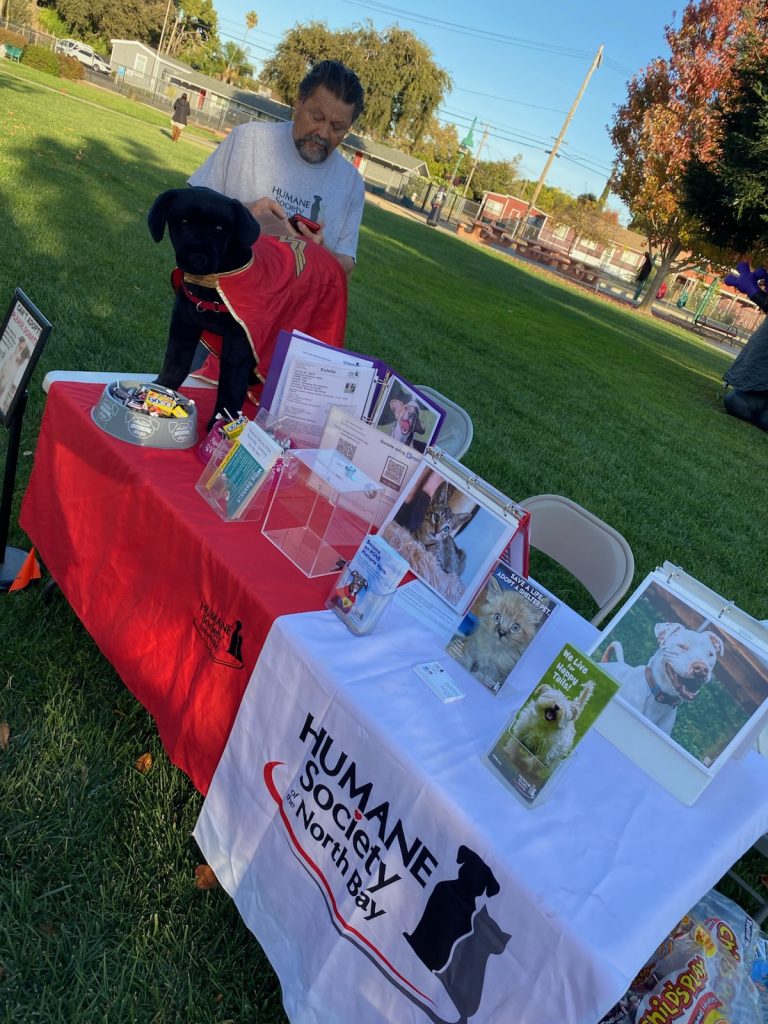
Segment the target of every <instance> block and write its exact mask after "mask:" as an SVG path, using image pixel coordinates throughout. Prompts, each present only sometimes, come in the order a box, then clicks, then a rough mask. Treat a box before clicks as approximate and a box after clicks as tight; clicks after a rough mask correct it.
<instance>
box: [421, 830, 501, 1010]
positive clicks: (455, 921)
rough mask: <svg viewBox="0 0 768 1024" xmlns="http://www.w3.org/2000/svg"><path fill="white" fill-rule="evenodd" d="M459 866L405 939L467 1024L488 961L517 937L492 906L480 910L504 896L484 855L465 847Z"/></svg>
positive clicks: (438, 888) (437, 889)
mask: <svg viewBox="0 0 768 1024" xmlns="http://www.w3.org/2000/svg"><path fill="white" fill-rule="evenodd" d="M456 862H457V864H458V865H459V870H458V873H457V876H456V878H450V879H445V880H444V881H442V882H438V883H437V885H435V887H434V889H433V890H432V892H431V894H430V896H429V899H428V900H427V903H426V906H425V907H424V912H423V913H422V915H421V919H420V920H419V923H418V924H417V925H416V927H415V928H414V929H413V931H412V932H403V935H404V936H405V939H406V941H407V942H408V944H409V945H410V947H411V949H412V950H413V951H414V953H415V954H416V956H417V957H418V958H419V960H421V962H422V963H423V964H424V966H425V967H426V968H427V970H429V971H432V973H433V974H434V975H435V976H436V977H437V978H438V979H439V980H440V982H441V984H442V985H443V987H444V988H445V990H446V992H447V993H448V996H449V997H450V999H451V1000H452V1002H453V1004H454V1006H455V1007H456V1009H457V1010H458V1012H459V1014H460V1016H459V1018H458V1020H457V1021H456V1022H453V1024H463V1022H464V1021H467V1020H468V1019H469V1018H470V1017H472V1016H473V1014H475V1013H476V1012H477V1010H478V1008H479V1006H480V1001H481V999H482V995H483V983H484V981H485V972H486V968H487V965H488V960H489V959H490V958H491V957H492V956H498V955H499V954H500V953H503V952H504V950H505V949H506V946H507V943H508V942H509V940H510V939H511V937H512V936H511V935H510V934H508V933H507V932H505V931H503V930H502V928H501V927H500V926H499V924H498V922H497V921H495V920H494V919H493V918H492V917H491V915H490V913H489V911H488V907H487V905H486V904H483V905H482V906H481V907H480V909H479V910H477V904H478V901H479V900H480V899H482V898H483V897H484V896H488V897H493V896H496V895H498V893H499V892H500V886H499V883H498V882H497V881H496V878H495V876H494V874H493V872H492V871H491V869H490V868H489V867H488V865H487V864H486V863H485V861H484V860H483V859H482V857H480V856H479V855H478V854H477V853H475V851H474V850H471V849H470V848H469V847H468V846H460V847H459V849H458V853H457V855H456ZM430 1016H432V1015H431V1014H430ZM433 1020H436V1021H437V1020H439V1018H437V1017H433Z"/></svg>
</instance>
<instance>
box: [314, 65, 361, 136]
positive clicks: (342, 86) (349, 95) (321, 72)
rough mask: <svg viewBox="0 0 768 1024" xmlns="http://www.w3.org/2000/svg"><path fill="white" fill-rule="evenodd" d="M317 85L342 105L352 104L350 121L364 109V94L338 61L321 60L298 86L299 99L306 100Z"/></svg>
mask: <svg viewBox="0 0 768 1024" xmlns="http://www.w3.org/2000/svg"><path fill="white" fill-rule="evenodd" d="M319 85H323V86H325V88H326V89H327V90H328V92H330V93H332V94H333V95H334V96H335V97H336V99H337V100H341V102H342V103H351V104H352V107H353V109H352V120H353V121H356V120H357V118H358V117H359V116H360V115H361V114H362V112H363V108H364V107H365V92H364V91H363V87H362V85H361V84H360V79H359V78H358V77H357V75H356V74H355V72H354V71H352V70H351V69H350V68H348V67H346V66H345V65H344V64H342V63H341V61H339V60H321V61H319V62H318V63H317V64H315V66H314V67H313V68H312V70H311V71H310V72H309V74H307V75H306V76H305V77H304V78H303V79H302V81H301V83H300V84H299V99H300V100H306V99H309V97H310V96H311V95H312V93H313V92H314V91H315V89H317V87H318V86H319Z"/></svg>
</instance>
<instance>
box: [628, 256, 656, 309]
mask: <svg viewBox="0 0 768 1024" xmlns="http://www.w3.org/2000/svg"><path fill="white" fill-rule="evenodd" d="M652 270H653V260H652V259H651V254H650V253H649V252H647V253H646V254H645V256H644V257H643V265H642V266H641V267H640V269H639V270H638V272H637V277H636V278H635V283H636V285H637V287H636V288H635V294H634V295H633V296H632V301H633V302H637V300H638V299H639V298H640V295H641V293H642V291H643V288H645V282H646V281H647V280H648V278H649V277H650V276H651V271H652Z"/></svg>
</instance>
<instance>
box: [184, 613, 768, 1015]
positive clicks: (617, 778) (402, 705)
mask: <svg viewBox="0 0 768 1024" xmlns="http://www.w3.org/2000/svg"><path fill="white" fill-rule="evenodd" d="M594 634H595V631H594V629H593V627H591V626H590V625H589V624H588V623H585V622H584V621H583V620H581V619H579V618H578V617H577V616H575V615H574V614H573V613H571V612H569V611H568V609H565V608H562V607H561V608H560V609H558V612H557V614H556V615H555V616H553V619H552V621H551V622H550V623H548V625H547V626H546V627H545V628H544V630H542V632H541V633H540V634H539V637H538V638H537V641H536V643H535V644H534V646H533V647H532V648H530V649H529V651H528V652H526V654H525V655H524V657H523V660H521V662H520V663H519V665H518V666H517V668H516V670H515V672H514V674H513V676H512V678H511V679H510V681H509V682H508V684H507V686H506V688H505V690H503V691H502V693H501V695H500V696H498V697H494V696H492V695H491V694H490V693H489V692H487V691H486V690H484V688H483V687H482V686H481V685H480V684H479V683H475V682H474V680H472V679H471V677H469V676H468V675H465V674H464V673H463V670H461V669H460V668H459V667H458V666H456V665H455V663H454V662H452V660H451V659H450V658H449V657H448V656H447V655H445V654H444V652H443V650H442V647H441V646H440V643H439V642H438V640H437V639H435V638H434V637H433V636H432V635H431V634H430V633H428V632H427V631H425V629H424V627H422V626H420V625H418V624H417V623H415V622H414V621H413V620H412V619H411V618H410V617H409V616H407V615H406V614H405V613H404V612H403V611H402V610H401V609H399V608H397V607H393V608H391V609H390V611H389V613H388V618H387V619H386V622H385V623H384V625H383V626H382V628H380V629H379V630H378V631H376V632H375V633H373V634H372V635H371V636H369V637H365V638H356V637H353V636H351V635H350V634H349V633H348V632H347V631H346V630H345V627H344V626H343V624H342V623H341V622H339V621H338V620H337V619H336V618H335V616H333V615H332V614H331V613H330V612H316V613H310V614H305V615H292V616H286V617H284V618H281V619H278V620H277V621H276V622H275V624H274V626H273V628H272V631H271V633H270V635H269V637H268V639H267V642H266V644H265V646H264V649H263V652H262V654H261V657H260V658H259V661H258V663H257V665H256V668H255V670H254V673H253V676H252V678H251V681H250V684H249V686H248V689H247V691H246V694H245V697H244V699H243V702H242V705H241V707H240V711H239V714H238V717H237V720H236V723H235V726H234V728H233V731H232V734H231V736H230V738H229V741H228V744H227V747H226V750H225V753H224V755H223V757H222V760H221V762H220V764H219V766H218V769H217V771H216V774H215V776H214V779H213V782H212V785H211V788H210V791H209V793H208V797H207V799H206V801H205V804H204V807H203V810H202V813H201V816H200V819H199V821H198V823H197V827H196V829H195V836H196V838H197V841H198V843H199V844H200V847H201V849H202V851H203V854H204V856H205V857H206V859H207V860H208V862H209V863H210V865H211V866H212V868H213V870H214V871H215V872H216V875H217V876H218V878H219V880H220V882H221V883H222V885H223V886H224V887H225V888H226V890H227V891H228V892H229V893H230V894H231V895H232V897H233V898H234V900H235V902H236V904H237V906H238V909H239V911H240V913H241V914H242V916H243V918H244V920H245V921H246V923H247V925H248V926H249V928H250V929H251V930H252V931H253V933H254V934H255V935H256V937H257V938H258V940H259V942H260V943H261V945H262V947H263V948H264V950H265V952H266V953H267V955H268V957H269V959H270V961H271V963H272V965H273V966H274V968H275V970H276V972H277V974H278V976H279V978H280V980H281V984H282V987H283V996H284V1002H285V1007H286V1012H287V1013H288V1016H289V1018H290V1019H291V1021H292V1022H293V1024H393V1022H396V1024H411V1022H413V1024H420V1022H423V1021H435V1022H437V1021H446V1022H458V1021H466V1020H471V1021H472V1022H473V1024H480V1022H482V1024H595V1022H596V1021H597V1020H598V1019H599V1018H600V1017H601V1016H602V1015H603V1014H604V1013H605V1012H606V1011H607V1010H608V1009H609V1008H610V1007H611V1006H612V1005H613V1003H614V1002H615V1001H616V1000H617V999H618V998H619V997H620V996H621V995H622V994H623V992H624V991H625V990H626V988H627V987H628V985H629V982H630V981H631V979H632V978H633V976H634V975H635V973H636V971H637V970H638V968H639V967H640V966H641V965H642V964H643V963H644V961H645V960H646V959H647V957H648V956H649V955H650V954H651V952H652V951H653V949H654V947H655V946H656V945H657V944H658V943H659V942H660V941H661V939H662V938H663V937H664V936H665V935H666V934H667V932H668V931H669V930H670V929H671V928H672V926H673V925H674V924H675V923H676V922H677V921H678V919H679V918H680V917H681V916H682V915H683V914H684V913H685V912H686V911H687V910H689V909H690V908H691V907H692V906H693V904H694V903H695V902H696V900H697V899H698V898H699V897H700V896H701V895H702V894H703V893H704V892H706V891H707V890H708V889H709V888H711V886H712V885H713V884H714V883H715V882H716V881H717V880H718V879H719V878H720V877H721V876H722V875H723V874H724V873H725V871H726V870H727V869H728V868H729V867H730V866H731V865H732V863H733V862H734V861H735V860H736V859H737V858H738V857H739V856H740V855H741V854H742V853H743V852H744V851H745V850H746V849H747V848H748V847H749V846H750V845H751V844H752V843H753V842H754V840H755V839H756V838H757V837H758V836H759V835H761V834H762V833H763V832H765V831H766V830H768V762H766V760H765V759H764V758H762V757H759V756H758V755H757V754H756V753H755V752H753V751H750V753H749V754H748V755H747V757H746V758H745V759H744V760H743V761H733V762H731V763H729V764H728V765H726V767H725V768H724V769H723V770H722V772H721V773H720V774H719V775H718V777H717V778H716V779H715V780H714V782H713V783H712V784H711V785H710V786H709V787H708V789H707V790H706V792H705V793H704V794H703V795H702V796H701V797H700V798H699V800H698V801H697V803H696V804H695V805H694V806H693V807H684V806H683V805H682V804H680V803H679V802H678V801H677V800H676V799H675V798H674V797H673V796H671V795H670V794H669V793H667V792H666V791H665V790H664V789H662V788H661V787H660V786H659V785H658V784H657V783H655V782H653V781H652V780H651V779H650V778H648V777H647V776H646V775H645V774H644V773H643V772H642V771H641V770H640V769H639V768H637V767H636V766H635V765H634V764H633V763H631V762H630V761H629V760H628V759H627V758H625V757H624V756H623V755H622V754H620V753H619V752H618V751H617V750H616V749H615V748H614V747H612V746H611V745H610V744H609V743H608V742H607V741H606V740H604V739H603V738H602V737H601V736H599V735H597V734H596V733H595V731H594V730H591V731H590V733H589V734H588V735H587V736H586V737H585V738H584V740H583V741H582V743H581V745H580V747H579V749H578V751H577V752H576V754H575V756H574V757H573V758H572V761H571V763H570V764H568V765H567V767H566V769H565V770H564V771H563V772H562V774H561V776H560V777H559V779H558V780H557V783H556V786H555V789H554V791H553V792H552V794H551V796H550V798H549V799H548V800H547V801H546V802H544V803H542V804H541V805H540V806H538V807H535V808H533V809H531V808H527V807H525V806H523V805H522V804H521V803H520V802H519V801H518V800H517V799H516V798H515V797H514V796H513V795H512V794H511V793H510V792H509V791H508V790H507V789H506V788H505V787H504V786H503V785H502V784H501V783H500V782H499V781H497V779H496V778H495V777H494V776H493V775H492V774H491V772H490V771H489V770H488V769H487V768H486V767H485V766H484V762H483V758H482V755H483V754H484V753H485V751H486V750H488V749H489V747H490V746H491V744H492V742H493V741H494V739H495V737H496V736H497V735H498V733H499V732H500V730H501V728H502V726H503V724H504V721H505V720H506V718H507V717H508V716H509V715H510V714H511V713H512V712H513V710H514V708H515V707H516V705H517V704H519V703H520V702H521V700H522V698H523V697H525V696H526V695H527V693H528V692H529V691H530V690H531V688H532V686H533V684H534V683H535V681H536V679H537V676H538V674H540V673H541V672H542V671H543V670H544V669H545V668H546V667H547V665H549V663H550V662H551V661H552V660H553V659H554V657H555V655H556V654H557V652H558V651H559V649H560V646H561V645H562V643H563V642H565V641H566V640H568V641H570V642H572V643H574V644H576V646H580V647H581V648H582V649H583V648H584V647H586V646H588V645H589V643H590V641H591V639H592V637H593V636H594ZM432 658H441V660H442V661H443V663H444V664H445V665H446V666H447V667H448V668H449V669H451V670H453V669H454V668H455V672H454V674H455V676H456V678H457V679H459V680H460V681H461V682H462V684H463V685H464V686H465V689H466V697H465V698H464V699H462V700H459V701H457V702H455V703H448V704H443V703H441V702H440V701H439V700H438V699H437V698H436V697H435V696H434V695H433V694H432V693H431V692H430V690H428V689H427V687H426V686H425V685H424V684H423V683H422V682H421V681H420V680H419V679H418V678H417V676H416V675H415V673H414V672H413V665H414V664H417V663H419V662H423V661H427V660H429V659H432ZM404 933H405V934H404ZM406 935H408V936H410V937H411V939H410V941H408V939H407V938H406Z"/></svg>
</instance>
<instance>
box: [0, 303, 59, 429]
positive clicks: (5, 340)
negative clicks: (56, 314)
mask: <svg viewBox="0 0 768 1024" xmlns="http://www.w3.org/2000/svg"><path fill="white" fill-rule="evenodd" d="M50 333H51V325H50V323H49V322H48V321H47V320H46V318H45V317H44V316H43V314H42V313H41V312H40V310H39V309H38V308H37V307H36V306H35V305H34V303H32V302H31V301H30V299H29V298H28V297H27V296H26V295H25V294H24V292H23V291H22V290H21V288H17V289H16V290H15V292H14V295H13V300H12V302H11V304H10V306H9V307H8V312H7V313H6V314H5V317H4V319H3V323H2V326H1V327H0V423H2V425H3V426H4V427H9V426H10V424H11V422H12V420H13V417H14V415H15V413H16V409H17V407H18V404H19V401H20V400H21V396H22V395H23V394H24V392H25V391H26V389H27V385H28V384H29V379H30V377H31V376H32V373H33V372H34V369H35V366H36V365H37V361H38V359H39V358H40V355H41V354H42V351H43V349H44V347H45V343H46V341H47V340H48V335H49V334H50Z"/></svg>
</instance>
